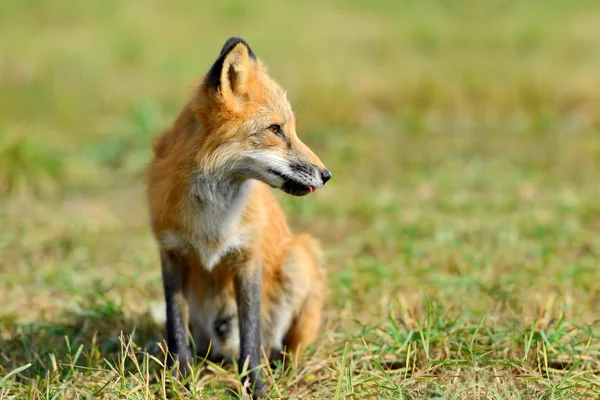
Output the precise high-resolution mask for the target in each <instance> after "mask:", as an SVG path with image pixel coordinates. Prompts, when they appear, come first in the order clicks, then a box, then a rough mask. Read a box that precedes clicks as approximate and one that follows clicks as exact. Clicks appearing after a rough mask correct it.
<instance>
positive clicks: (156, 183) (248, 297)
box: [146, 37, 331, 399]
mask: <svg viewBox="0 0 600 400" xmlns="http://www.w3.org/2000/svg"><path fill="white" fill-rule="evenodd" d="M152 148H153V155H152V158H151V160H150V162H149V164H148V168H147V176H146V178H147V199H148V208H149V215H150V225H151V229H152V233H153V236H154V238H155V241H156V242H157V245H158V249H159V255H160V264H161V272H162V281H163V291H164V300H165V311H166V342H167V348H168V353H169V357H168V363H167V366H168V368H169V370H170V371H171V372H172V373H173V374H174V375H175V376H176V377H187V376H188V375H189V374H190V368H191V363H192V360H193V355H192V346H191V344H192V343H193V344H194V345H195V346H196V349H197V353H198V354H200V355H202V353H203V352H204V353H205V355H207V356H208V357H209V358H212V359H224V358H228V357H237V358H238V359H239V363H238V368H239V370H240V373H242V372H243V371H244V370H245V369H246V368H247V370H248V371H249V373H248V374H247V375H245V377H244V378H243V383H244V386H245V387H247V388H250V392H251V393H252V397H253V398H254V399H257V398H260V397H263V396H264V395H265V394H266V388H265V384H264V382H263V380H262V378H261V368H262V364H261V355H262V354H267V352H268V355H269V357H270V358H277V357H278V355H279V354H281V352H282V351H283V350H284V349H285V350H289V351H292V352H301V351H302V350H303V349H304V348H306V346H308V345H310V344H311V343H312V342H313V341H314V340H315V338H316V335H317V333H318V330H319V326H320V323H321V321H320V320H321V313H322V308H323V296H324V295H323V291H324V288H325V275H324V272H323V268H322V258H323V257H322V249H321V247H320V244H319V242H318V241H317V239H315V238H313V237H312V236H310V235H309V234H306V233H304V234H293V233H292V231H291V228H290V227H289V225H288V222H287V220H286V216H285V214H284V212H283V209H282V208H281V206H280V205H279V203H278V201H277V199H276V197H275V195H274V193H273V189H275V190H281V191H283V192H285V193H287V194H290V195H293V196H305V195H308V194H310V193H313V192H315V191H316V190H318V189H321V188H323V186H324V185H325V184H326V183H327V182H328V181H329V180H330V178H331V172H330V171H329V170H328V169H327V168H326V167H325V165H324V164H323V163H322V162H321V160H320V159H319V158H318V157H317V155H316V154H315V153H314V152H313V151H312V150H311V149H310V148H309V147H307V146H306V145H305V144H304V143H303V142H302V141H301V140H300V139H299V138H298V136H297V134H296V121H295V115H294V112H293V111H292V107H291V105H290V102H289V101H288V99H287V95H286V92H285V91H284V89H283V88H282V87H281V86H280V85H279V84H278V83H277V82H276V81H275V80H274V79H273V78H271V76H270V75H269V74H268V72H267V69H266V67H265V65H264V64H263V63H262V61H261V60H260V59H259V58H258V57H257V56H256V55H255V53H254V52H253V51H252V49H251V48H250V46H249V45H248V43H247V42H246V41H245V40H244V39H242V38H239V37H231V38H229V39H228V40H227V41H226V42H225V44H224V45H223V47H222V49H221V51H220V54H219V56H218V58H217V59H216V61H215V62H214V63H213V64H212V66H211V67H210V68H209V70H208V72H207V73H206V74H204V75H203V76H202V77H201V78H200V79H199V81H198V82H197V83H196V84H195V85H194V87H193V90H192V95H191V96H190V97H189V99H188V101H187V102H186V103H185V105H184V106H183V108H182V109H181V111H180V113H179V115H178V116H177V117H176V118H175V120H174V121H173V122H172V123H171V125H170V127H168V128H167V129H165V130H164V131H163V132H162V133H161V134H160V135H159V136H158V137H157V138H156V139H155V140H154V142H153V146H152ZM209 347H210V352H209V350H208V348H209Z"/></svg>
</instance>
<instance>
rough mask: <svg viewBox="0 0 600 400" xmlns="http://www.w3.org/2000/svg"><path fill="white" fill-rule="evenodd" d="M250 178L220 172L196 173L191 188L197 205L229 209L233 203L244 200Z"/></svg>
mask: <svg viewBox="0 0 600 400" xmlns="http://www.w3.org/2000/svg"><path fill="white" fill-rule="evenodd" d="M250 185H251V180H249V179H243V178H240V177H237V176H224V175H221V174H214V175H198V176H196V178H195V180H194V183H193V185H192V188H191V192H192V196H193V197H194V201H195V202H196V203H197V204H198V206H210V207H211V208H212V207H222V208H223V209H229V208H231V206H232V205H233V203H236V202H239V201H240V200H245V199H246V197H247V195H248V193H247V192H248V190H247V189H248V187H249V186H250Z"/></svg>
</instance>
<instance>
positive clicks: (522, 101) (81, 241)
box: [0, 0, 600, 399]
mask: <svg viewBox="0 0 600 400" xmlns="http://www.w3.org/2000/svg"><path fill="white" fill-rule="evenodd" d="M232 35H239V36H242V37H244V38H245V39H246V40H247V41H248V42H249V43H250V45H251V46H252V47H253V50H254V51H255V52H256V54H257V55H258V56H259V57H261V58H262V59H263V61H264V62H265V63H266V64H267V65H268V66H269V68H270V71H271V74H272V75H273V76H274V77H275V78H276V79H277V80H278V81H279V82H280V83H281V84H282V85H283V86H284V87H286V89H287V90H288V95H289V98H290V101H291V102H292V104H293V106H294V108H295V110H296V114H297V120H298V133H299V136H300V137H301V138H302V139H303V140H304V141H305V142H306V143H307V144H308V145H309V146H310V147H311V148H313V149H314V150H315V152H316V153H317V154H318V155H319V156H320V158H321V159H322V160H323V161H324V162H325V163H326V165H327V166H328V168H329V169H330V170H331V171H332V174H333V178H332V180H331V182H330V183H328V185H327V188H326V189H324V190H322V191H319V192H317V193H316V194H314V195H311V196H309V197H306V198H292V197H290V196H286V195H284V194H283V193H278V194H277V197H278V198H279V199H280V201H281V203H282V204H283V205H284V208H285V210H286V212H287V214H288V216H289V220H290V223H291V225H292V226H293V227H294V229H295V230H296V231H308V232H311V233H312V234H314V235H315V236H317V237H318V238H319V239H320V240H321V241H322V242H323V245H324V248H325V249H326V256H327V267H326V269H327V274H328V279H329V281H328V282H329V284H328V294H327V299H328V300H327V305H326V311H325V323H324V327H323V329H322V330H321V332H320V336H319V339H318V341H317V342H316V343H315V345H314V346H313V347H312V348H311V350H310V351H309V352H308V353H307V354H306V355H305V357H304V358H303V359H302V360H296V361H295V362H294V363H291V364H290V363H288V364H287V365H283V366H281V365H280V366H279V368H277V369H275V370H271V371H269V373H268V379H267V380H268V382H269V384H270V387H271V391H270V393H269V396H270V397H271V398H297V399H309V398H314V399H344V398H352V399H363V398H364V399H368V398H381V399H402V398H404V399H423V398H432V399H433V398H435V399H465V398H469V399H538V398H539V399H542V398H543V399H576V398H598V397H599V396H600V377H599V375H598V374H599V372H600V341H599V335H600V322H599V321H598V315H599V312H600V283H599V282H600V268H599V267H600V265H599V264H600V263H599V257H600V200H599V199H600V132H599V129H600V79H598V78H599V75H598V65H600V64H599V63H600V53H599V52H598V51H597V45H598V43H599V41H600V3H598V2H597V1H590V0H581V1H578V2H567V1H558V0H546V1H541V0H530V1H527V2H525V1H513V2H502V1H499V0H498V1H491V0H488V1H475V0H469V1H464V2H451V1H449V0H437V1H435V0H426V1H418V2H417V1H409V0H401V1H384V0H371V1H369V2H361V1H346V2H342V1H339V0H337V1H332V2H318V1H316V0H310V1H305V2H270V3H267V2H266V1H265V0H262V1H260V2H252V3H250V2H247V3H246V2H243V3H242V2H235V1H230V0H228V1H217V0H210V1H204V2H200V1H191V0H190V1H174V2H166V1H163V2H161V1H151V2H144V3H142V2H135V1H132V0H125V1H116V0H107V1H103V2H92V1H78V0H57V1H53V2H41V1H34V0H21V1H17V0H8V1H4V2H2V3H1V4H0V36H1V37H2V40H1V41H0V54H1V56H0V85H1V87H2V90H1V92H0V227H1V229H0V304H2V307H1V309H0V399H63V398H64V399H75V398H80V399H88V398H94V399H157V398H158V399H162V398H165V397H166V393H171V394H173V393H174V396H175V397H174V398H182V399H183V398H194V397H195V398H203V399H212V398H215V399H221V398H236V397H237V396H238V395H237V393H239V392H240V388H239V386H238V384H237V382H238V377H237V375H236V374H235V373H234V369H232V368H229V367H225V368H222V367H220V366H218V365H208V364H206V363H203V362H202V361H201V360H198V366H197V369H196V371H197V375H196V381H195V382H196V383H195V384H194V385H192V392H193V393H192V394H190V393H186V392H182V391H180V390H177V389H179V388H181V383H178V382H172V381H169V380H165V378H164V368H163V367H162V365H163V361H164V353H163V351H162V350H161V348H162V347H161V346H162V345H161V342H162V340H163V338H164V333H163V327H162V326H161V325H160V323H159V322H157V321H156V320H155V318H154V317H153V310H156V309H157V308H160V302H161V300H162V287H161V280H160V279H161V278H160V268H159V264H158V255H157V250H156V245H155V243H154V241H153V238H152V236H151V234H150V230H149V227H148V218H147V211H146V206H145V199H144V175H143V170H144V166H145V164H146V162H147V160H148V157H149V154H150V142H151V138H152V137H153V136H155V135H156V134H158V133H159V132H160V130H161V129H162V128H163V127H164V126H166V125H167V124H168V123H169V121H171V120H172V119H173V118H174V117H175V115H176V113H177V112H178V110H179V107H180V106H181V105H182V104H183V103H184V101H185V99H186V97H187V96H188V95H189V92H190V90H191V88H192V85H193V82H194V80H195V79H197V78H198V76H199V75H200V74H202V73H204V72H205V71H206V70H207V69H208V67H209V66H210V64H211V62H212V61H213V60H214V59H215V58H216V56H217V54H218V52H219V50H220V48H221V46H222V44H223V43H224V41H225V39H226V38H227V37H229V36H232Z"/></svg>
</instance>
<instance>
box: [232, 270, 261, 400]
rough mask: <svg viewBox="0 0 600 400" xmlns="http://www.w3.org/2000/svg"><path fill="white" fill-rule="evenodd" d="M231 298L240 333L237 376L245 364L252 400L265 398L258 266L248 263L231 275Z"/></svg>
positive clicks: (246, 379) (259, 272) (259, 273)
mask: <svg viewBox="0 0 600 400" xmlns="http://www.w3.org/2000/svg"><path fill="white" fill-rule="evenodd" d="M234 287H235V296H236V302H237V308H238V322H239V331H240V360H239V370H240V373H241V372H243V370H244V364H246V363H247V369H248V370H249V371H250V372H249V375H248V376H247V377H246V378H244V381H249V384H250V388H251V390H252V389H254V392H253V396H252V397H253V398H254V399H257V398H260V397H263V396H264V395H265V385H264V383H263V382H262V380H261V377H260V375H261V369H260V365H261V364H260V346H261V340H260V298H261V292H262V263H261V262H260V261H251V263H250V264H249V265H246V266H244V267H243V268H237V270H236V271H235V275H234Z"/></svg>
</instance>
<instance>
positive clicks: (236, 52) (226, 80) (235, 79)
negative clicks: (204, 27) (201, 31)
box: [204, 37, 256, 99]
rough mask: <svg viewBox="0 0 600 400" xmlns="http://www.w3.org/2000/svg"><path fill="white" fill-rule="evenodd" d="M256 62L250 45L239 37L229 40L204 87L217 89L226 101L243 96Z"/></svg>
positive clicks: (207, 77)
mask: <svg viewBox="0 0 600 400" xmlns="http://www.w3.org/2000/svg"><path fill="white" fill-rule="evenodd" d="M255 60H256V55H254V52H252V49H250V46H248V43H246V42H245V41H244V40H243V39H241V38H238V37H232V38H229V39H228V40H227V41H226V42H225V45H224V46H223V48H222V49H221V54H220V55H219V58H218V59H217V61H216V62H215V63H214V64H213V66H212V67H211V68H210V71H208V74H207V75H206V77H205V78H204V85H205V86H206V87H207V88H211V89H215V90H216V91H217V92H219V93H220V94H221V96H222V97H223V98H224V99H228V98H231V97H234V96H240V95H243V94H244V93H246V88H247V83H248V79H249V77H250V74H251V72H252V62H253V61H255Z"/></svg>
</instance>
